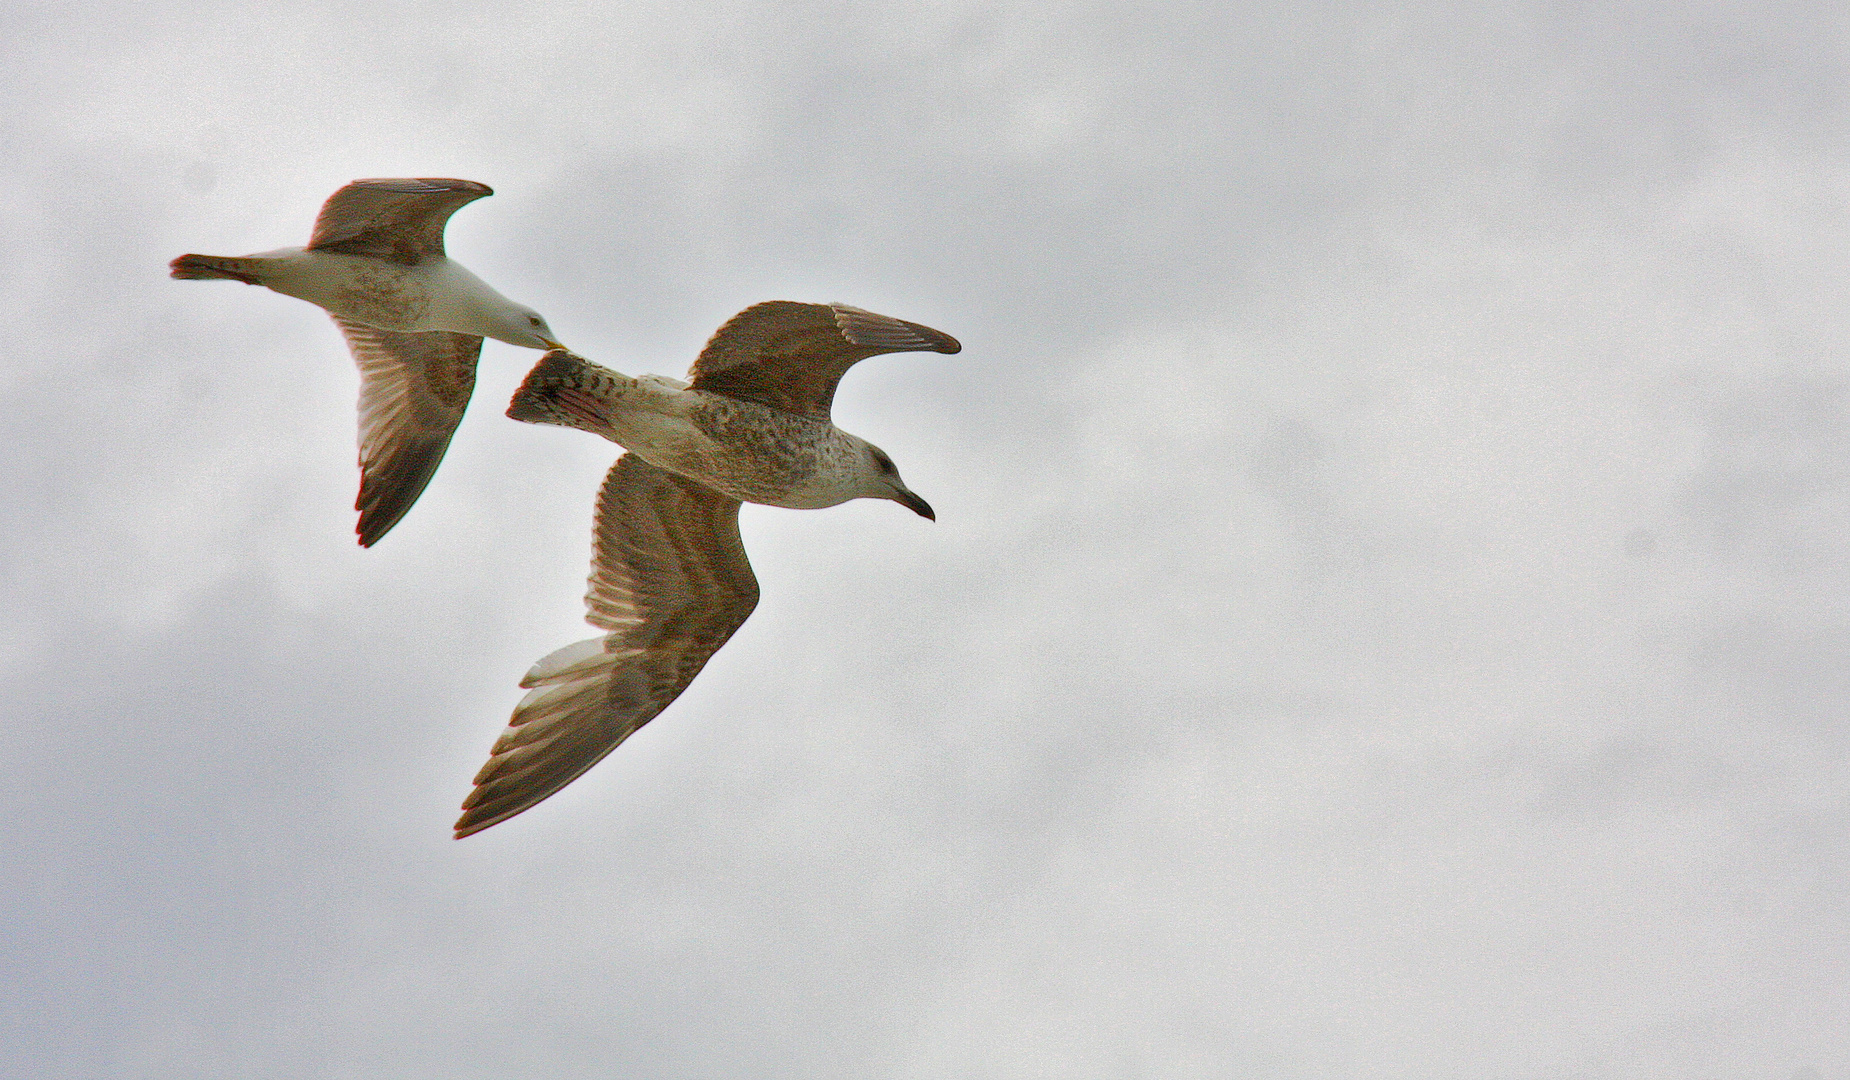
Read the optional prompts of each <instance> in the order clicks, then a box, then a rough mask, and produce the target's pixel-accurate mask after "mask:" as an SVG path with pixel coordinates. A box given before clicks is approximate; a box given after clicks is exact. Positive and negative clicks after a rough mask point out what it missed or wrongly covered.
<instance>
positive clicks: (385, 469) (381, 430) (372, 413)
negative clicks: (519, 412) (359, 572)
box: [334, 315, 482, 547]
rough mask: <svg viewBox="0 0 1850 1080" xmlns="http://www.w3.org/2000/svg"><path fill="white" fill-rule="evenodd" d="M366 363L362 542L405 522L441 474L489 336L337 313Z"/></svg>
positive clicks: (357, 507) (362, 406)
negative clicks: (394, 325) (368, 322)
mask: <svg viewBox="0 0 1850 1080" xmlns="http://www.w3.org/2000/svg"><path fill="white" fill-rule="evenodd" d="M334 322H335V324H336V325H337V326H339V327H340V332H341V333H342V334H345V335H346V336H347V348H348V349H349V350H350V351H352V353H353V359H354V362H355V363H357V364H359V365H360V497H359V499H358V500H357V501H355V503H354V504H353V508H354V509H355V510H358V511H359V512H360V523H359V527H358V529H357V530H356V531H358V532H359V534H360V544H361V545H362V546H364V547H371V546H373V544H375V543H376V542H378V540H379V538H380V537H381V536H384V535H385V534H386V532H387V531H388V530H389V529H391V527H392V526H394V525H396V524H398V519H399V518H402V517H404V516H405V511H407V510H409V509H411V504H412V503H414V502H417V501H418V496H419V495H421V494H423V493H424V485H426V484H428V483H430V478H431V475H432V474H433V473H435V472H436V471H437V465H438V463H439V462H441V461H442V460H443V453H444V451H446V450H448V449H449V448H450V436H451V435H454V434H455V433H456V425H457V424H458V423H460V422H461V421H462V416H463V410H464V409H466V408H468V406H469V395H470V394H471V393H472V392H473V391H474V390H475V362H476V360H477V359H479V358H480V357H481V355H482V339H481V338H479V337H475V336H473V335H471V334H452V333H450V332H449V331H447V330H427V331H422V332H419V333H404V332H402V331H397V330H380V329H378V328H376V327H371V326H365V325H362V324H360V323H356V322H350V321H348V320H346V319H343V318H341V317H339V316H338V315H337V316H335V317H334Z"/></svg>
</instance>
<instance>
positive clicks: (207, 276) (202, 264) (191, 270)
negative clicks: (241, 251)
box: [167, 255, 263, 285]
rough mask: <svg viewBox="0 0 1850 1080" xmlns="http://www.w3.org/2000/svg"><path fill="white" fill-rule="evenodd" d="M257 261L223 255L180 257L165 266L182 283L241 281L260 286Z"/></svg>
mask: <svg viewBox="0 0 1850 1080" xmlns="http://www.w3.org/2000/svg"><path fill="white" fill-rule="evenodd" d="M257 263H258V260H256V259H237V258H232V257H230V256H225V255H182V256H180V257H179V258H177V259H175V260H174V261H172V262H170V263H168V264H167V268H168V269H169V270H170V271H171V272H172V274H173V276H174V277H177V278H180V279H181V280H184V281H210V280H215V279H218V280H225V281H242V282H243V283H244V284H246V285H262V284H263V280H262V279H261V278H260V277H258V268H257Z"/></svg>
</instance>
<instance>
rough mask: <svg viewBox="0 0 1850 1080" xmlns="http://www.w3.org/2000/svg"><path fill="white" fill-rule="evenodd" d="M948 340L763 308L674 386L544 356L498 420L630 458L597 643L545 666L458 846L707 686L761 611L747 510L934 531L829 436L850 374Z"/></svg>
mask: <svg viewBox="0 0 1850 1080" xmlns="http://www.w3.org/2000/svg"><path fill="white" fill-rule="evenodd" d="M961 348H962V346H961V345H959V344H958V343H957V339H955V338H953V337H951V336H950V335H949V334H944V333H940V332H939V331H937V330H933V329H931V328H930V327H928V326H920V325H919V324H918V323H912V322H906V321H904V320H902V319H893V318H888V317H887V316H885V315H875V314H874V313H873V312H870V311H863V310H861V309H860V308H856V307H849V306H848V305H846V304H799V303H794V302H791V301H786V300H773V301H769V302H767V303H762V304H756V305H754V306H752V307H749V308H746V309H745V310H744V311H742V312H740V313H739V314H738V315H736V316H734V317H733V318H732V320H731V321H730V322H728V323H726V325H724V326H722V327H720V329H719V332H718V333H716V334H714V335H713V338H712V340H710V341H708V342H707V345H706V348H705V349H703V350H702V351H701V353H700V357H699V358H698V359H697V360H695V361H694V366H693V368H692V370H690V371H689V372H688V378H689V380H690V381H688V382H682V381H681V380H679V379H671V378H667V377H665V376H660V375H644V376H641V377H639V378H631V377H629V376H627V375H620V374H618V373H617V372H614V371H611V370H609V369H607V368H602V367H599V366H597V365H596V364H592V363H589V362H587V361H585V360H584V359H582V358H580V357H578V356H574V355H572V354H571V353H569V352H565V351H563V350H561V351H554V352H549V353H547V354H546V355H545V356H544V357H542V358H541V359H540V362H539V363H538V364H537V365H536V366H535V367H534V369H533V371H532V372H531V373H529V374H528V376H527V379H526V381H525V382H524V383H523V384H522V385H521V387H520V389H519V390H518V391H517V392H516V393H515V394H514V400H513V403H512V404H511V405H510V406H509V407H508V411H507V414H508V415H509V416H511V417H513V418H514V419H516V420H524V421H526V422H528V423H534V424H558V425H562V426H565V427H575V428H581V429H583V430H585V431H589V432H592V433H594V434H597V435H602V436H603V437H604V438H606V439H609V440H610V441H612V442H614V443H617V444H619V445H621V446H623V447H624V448H625V449H626V450H627V451H628V452H627V453H625V454H624V455H623V456H622V457H620V458H618V459H617V463H616V464H615V465H613V466H611V469H610V473H609V474H608V475H607V476H606V477H605V479H604V486H603V490H602V491H601V492H599V494H598V500H597V524H596V526H595V529H594V532H595V536H594V539H593V542H592V556H591V582H590V585H591V588H590V592H589V593H588V594H587V595H586V596H585V606H586V607H587V608H588V609H589V614H588V615H587V616H586V621H587V622H589V623H590V624H591V625H593V626H595V627H598V628H599V629H602V630H605V631H607V633H606V634H605V635H604V636H603V637H601V638H592V639H591V640H589V641H581V642H579V643H577V644H575V645H567V646H566V647H565V648H563V649H559V650H557V651H556V652H553V653H552V654H550V655H548V656H546V657H545V658H544V659H542V660H541V661H540V662H539V663H537V664H535V665H534V666H533V669H532V670H531V671H529V672H527V675H526V677H525V678H523V679H522V680H521V681H520V685H521V686H523V687H526V688H529V693H528V694H527V696H526V697H525V698H523V699H522V700H521V702H520V704H519V705H518V706H517V707H516V708H515V709H514V716H513V719H512V720H510V721H509V723H508V727H507V729H506V730H505V731H504V732H502V734H501V737H500V738H499V739H498V740H497V741H496V742H495V745H494V748H493V749H492V750H491V751H490V752H489V758H488V762H487V764H485V765H483V766H482V770H481V771H480V772H479V773H477V774H476V776H475V790H474V791H473V792H472V793H470V795H469V798H468V800H467V801H465V802H464V803H463V815H462V817H461V818H460V819H459V820H458V821H457V822H456V836H457V838H458V839H461V838H462V837H465V836H468V835H470V834H471V833H477V832H480V831H482V830H483V829H486V828H488V827H489V826H490V825H494V824H497V823H499V822H502V821H506V820H507V819H508V818H511V817H513V816H514V815H515V814H518V813H520V812H521V811H523V810H526V809H528V808H530V807H532V806H533V805H535V804H536V803H538V802H540V801H541V800H543V799H545V798H546V797H547V796H549V795H551V794H553V793H554V792H556V791H558V790H559V789H560V788H563V787H564V786H565V785H567V784H569V783H571V782H572V781H573V780H576V779H577V778H578V777H579V776H581V775H583V774H584V772H585V770H587V769H589V768H590V767H591V766H593V765H595V764H597V763H598V761H600V760H602V758H603V757H604V755H605V754H608V753H610V752H611V751H612V750H615V749H616V748H617V745H618V744H619V743H621V742H622V741H623V740H624V739H626V738H628V737H629V736H630V734H631V733H632V732H634V731H635V730H636V729H637V728H639V727H641V726H642V725H644V724H646V723H648V722H649V721H650V720H652V719H654V718H655V717H656V715H657V714H658V713H660V712H661V711H662V710H663V709H664V708H667V706H668V704H669V703H670V702H672V701H673V700H674V699H675V698H677V697H679V696H680V694H681V691H683V690H685V689H687V685H688V683H690V682H692V681H693V679H694V676H695V675H697V674H699V673H700V669H701V667H703V666H704V665H705V664H706V662H707V660H708V659H709V658H710V657H712V655H713V654H714V652H716V651H717V650H718V649H719V647H720V646H721V645H724V644H725V643H726V640H727V639H728V638H730V637H732V634H733V632H734V631H736V630H737V629H738V628H739V627H740V626H741V625H742V624H744V622H745V620H746V617H747V616H749V615H751V613H752V608H753V607H755V606H756V605H757V603H758V580H757V578H756V577H754V576H753V575H752V567H751V563H750V562H749V561H747V559H746V557H745V546H744V544H743V543H741V542H740V539H739V505H740V503H742V502H753V503H762V504H765V505H768V506H785V507H791V508H795V509H813V508H818V507H824V506H834V505H836V504H838V503H844V502H847V501H848V500H850V499H890V500H892V501H893V502H896V503H899V504H900V505H901V506H904V507H906V508H907V509H909V510H911V511H913V512H914V513H916V514H918V515H919V516H921V517H924V518H927V519H930V520H934V521H935V520H937V516H936V515H935V514H933V513H932V509H931V506H930V504H928V503H927V502H926V501H925V500H924V499H921V498H919V497H918V496H917V495H915V494H913V492H912V491H911V490H910V489H908V488H907V487H906V485H905V482H904V481H902V480H901V479H900V478H899V470H898V469H896V468H894V466H893V459H892V458H889V457H887V456H886V454H885V452H883V451H882V450H881V449H880V448H879V447H877V446H875V445H873V444H872V443H870V442H868V441H867V440H865V439H861V438H858V437H856V436H854V435H850V434H848V433H847V432H845V431H842V430H841V429H840V428H837V427H836V426H835V425H834V423H832V422H831V421H830V419H829V405H830V403H831V402H832V401H833V399H834V397H835V384H836V383H837V382H839V381H840V380H841V377H842V375H843V373H845V372H846V371H847V370H848V368H849V367H851V366H853V365H854V363H855V362H856V361H859V360H865V359H866V358H868V357H870V356H878V355H880V354H881V353H893V352H924V351H931V352H940V353H954V352H957V351H958V350H960V349H961Z"/></svg>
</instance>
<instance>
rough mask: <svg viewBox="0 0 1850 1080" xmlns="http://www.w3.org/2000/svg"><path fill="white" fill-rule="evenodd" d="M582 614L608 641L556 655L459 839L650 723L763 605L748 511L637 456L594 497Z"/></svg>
mask: <svg viewBox="0 0 1850 1080" xmlns="http://www.w3.org/2000/svg"><path fill="white" fill-rule="evenodd" d="M585 604H586V606H587V607H589V608H590V614H589V615H588V616H587V617H586V618H587V621H589V622H590V623H591V624H592V625H593V626H597V627H601V628H603V629H605V630H608V631H610V632H609V633H608V634H606V635H605V636H604V637H602V638H593V639H591V640H590V641H581V642H579V643H577V644H576V645H568V646H566V647H565V648H563V649H560V650H558V651H557V652H554V653H553V654H551V655H550V656H547V657H546V658H545V659H543V660H541V661H540V662H539V663H538V664H535V665H534V666H533V670H531V671H529V672H527V676H526V678H524V679H522V680H521V682H520V685H522V686H525V687H531V688H532V690H531V692H530V693H528V694H527V696H526V697H525V698H524V699H522V700H521V702H520V704H519V705H518V706H517V707H516V708H515V709H514V717H513V719H512V720H510V721H509V722H508V728H507V730H506V731H504V732H502V733H501V737H500V738H499V739H497V740H496V741H495V746H494V749H493V750H492V751H490V754H489V758H488V763H487V764H486V765H483V766H482V771H481V772H479V773H477V774H476V776H475V791H474V792H472V793H471V794H470V796H469V798H468V800H467V801H465V802H464V803H463V811H464V812H463V815H462V817H461V818H459V819H458V820H457V822H456V835H457V837H458V838H461V837H464V836H468V835H469V834H470V833H474V832H480V831H481V830H483V829H486V828H488V827H489V826H490V825H493V824H495V823H497V822H501V821H506V820H507V819H508V818H511V817H513V816H514V815H515V814H518V813H520V812H521V811H522V810H525V809H527V808H528V807H530V806H533V805H534V804H535V803H538V802H539V801H540V800H542V799H544V798H546V797H547V796H549V795H551V794H552V793H553V792H555V791H558V790H559V789H560V788H562V787H564V786H565V785H567V784H569V783H571V782H572V781H573V780H576V779H577V778H578V777H579V776H580V775H582V774H583V773H584V771H585V770H586V769H589V768H590V767H591V766H593V765H595V764H597V763H598V762H599V761H600V760H602V759H603V757H604V755H605V754H608V753H610V752H611V751H612V750H615V749H616V748H617V744H619V743H621V742H622V741H623V740H624V739H626V738H628V737H629V736H630V733H631V732H633V731H635V730H636V729H637V728H639V727H641V726H642V725H644V724H646V723H648V722H649V721H650V720H653V719H654V718H655V716H656V714H657V713H660V712H661V711H662V710H663V709H665V708H667V707H668V703H669V702H671V701H673V700H674V699H675V698H677V697H679V696H680V694H681V691H683V690H685V689H687V684H688V683H690V682H692V681H693V680H694V676H695V675H698V674H699V673H700V669H701V668H702V667H703V666H705V665H706V662H707V658H708V657H711V656H712V655H713V654H714V652H716V651H717V650H718V649H719V647H720V646H721V645H724V644H725V643H726V640H727V639H728V638H730V637H732V634H733V631H735V630H737V629H738V628H739V627H740V626H741V625H743V624H744V622H745V620H746V618H747V617H748V616H749V615H751V613H752V609H753V608H754V607H756V606H757V604H758V579H757V578H755V577H754V576H753V575H752V568H751V564H750V563H749V562H747V561H746V558H745V547H744V545H743V544H742V543H740V541H739V502H738V500H737V499H729V498H727V497H726V496H724V495H721V494H720V493H719V492H717V491H714V490H712V489H711V488H707V487H704V486H702V485H700V484H697V483H695V482H694V481H692V480H689V479H687V478H686V477H683V476H680V475H677V474H675V473H671V472H668V471H667V470H664V469H658V468H656V467H655V466H653V465H650V464H649V463H647V462H645V461H643V460H642V459H641V458H639V457H637V456H635V455H634V454H625V455H623V456H622V457H621V458H618V459H617V463H616V464H615V465H613V466H612V467H611V469H610V475H609V476H608V477H606V478H605V480H604V489H603V491H602V492H600V493H599V495H598V500H597V536H596V541H595V544H594V550H593V554H592V561H591V591H590V592H589V593H588V594H587V595H586V596H585Z"/></svg>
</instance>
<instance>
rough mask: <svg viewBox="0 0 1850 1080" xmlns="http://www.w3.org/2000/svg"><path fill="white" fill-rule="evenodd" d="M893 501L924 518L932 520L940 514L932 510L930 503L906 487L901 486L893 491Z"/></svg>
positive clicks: (936, 518)
mask: <svg viewBox="0 0 1850 1080" xmlns="http://www.w3.org/2000/svg"><path fill="white" fill-rule="evenodd" d="M893 501H894V502H896V503H898V504H900V505H901V506H904V507H905V508H906V509H908V510H910V511H912V512H913V513H915V514H917V515H918V516H920V517H922V518H926V519H928V520H930V521H936V520H938V515H936V514H934V513H932V512H931V504H930V503H928V502H926V501H925V500H924V499H921V498H919V497H918V496H917V495H914V494H913V493H912V492H910V491H907V490H906V489H905V488H900V489H899V490H898V491H896V492H894V493H893Z"/></svg>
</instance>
